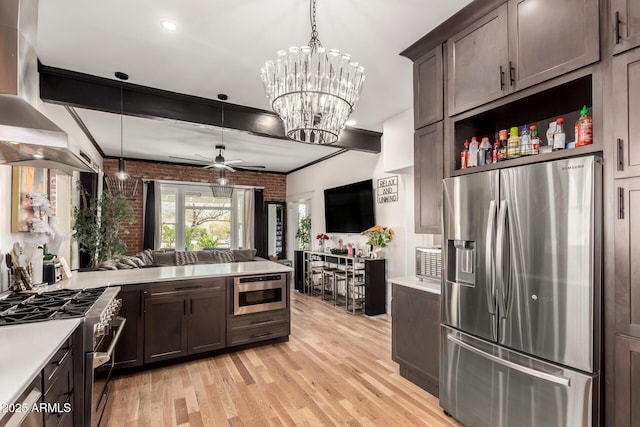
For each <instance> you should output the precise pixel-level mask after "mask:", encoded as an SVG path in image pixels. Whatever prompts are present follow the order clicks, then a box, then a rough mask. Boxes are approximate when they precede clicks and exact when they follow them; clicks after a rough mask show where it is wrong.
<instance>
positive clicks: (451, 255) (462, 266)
mask: <svg viewBox="0 0 640 427" xmlns="http://www.w3.org/2000/svg"><path fill="white" fill-rule="evenodd" d="M476 270H477V269H476V242H475V241H473V240H448V241H447V277H448V278H449V281H452V282H456V283H459V284H461V285H467V286H475V284H476Z"/></svg>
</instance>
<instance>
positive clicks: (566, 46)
mask: <svg viewBox="0 0 640 427" xmlns="http://www.w3.org/2000/svg"><path fill="white" fill-rule="evenodd" d="M598 12H599V2H598V0H564V1H561V2H558V1H557V0H509V2H508V3H507V4H504V5H502V6H500V7H498V8H497V9H495V10H494V11H493V12H491V13H490V14H488V15H486V16H484V17H483V18H481V19H480V20H478V21H476V22H475V23H474V24H473V25H471V26H470V27H468V28H466V29H465V30H463V31H461V32H460V33H458V34H456V35H455V36H453V37H451V38H449V40H448V41H447V49H448V50H447V61H448V62H447V63H448V76H447V79H448V80H447V81H448V88H447V91H448V98H447V99H448V101H449V115H450V116H453V115H455V114H458V113H461V112H463V111H466V110H469V109H472V108H474V107H478V106H480V105H482V104H485V103H487V102H490V101H493V100H496V99H498V98H501V97H502V96H504V95H507V94H509V93H513V92H515V91H519V90H521V89H524V88H527V87H530V86H533V85H535V84H538V83H541V82H543V81H545V80H549V79H551V78H553V77H557V76H560V75H562V74H565V73H568V72H570V71H573V70H576V69H578V68H581V67H583V66H586V65H589V64H591V63H594V62H596V61H598V60H599V58H600V45H599V42H600V36H599V33H598V27H599V18H598V16H599V15H598Z"/></svg>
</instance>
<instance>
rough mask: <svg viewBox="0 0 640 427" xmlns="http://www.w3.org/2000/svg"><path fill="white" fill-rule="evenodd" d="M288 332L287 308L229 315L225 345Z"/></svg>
mask: <svg viewBox="0 0 640 427" xmlns="http://www.w3.org/2000/svg"><path fill="white" fill-rule="evenodd" d="M290 332H291V322H290V312H289V310H272V311H266V312H263V313H251V314H243V315H239V316H230V317H229V320H228V323H227V346H229V347H234V346H237V345H244V344H249V343H253V342H258V341H264V340H270V339H274V338H280V337H286V336H287V335H289V334H290Z"/></svg>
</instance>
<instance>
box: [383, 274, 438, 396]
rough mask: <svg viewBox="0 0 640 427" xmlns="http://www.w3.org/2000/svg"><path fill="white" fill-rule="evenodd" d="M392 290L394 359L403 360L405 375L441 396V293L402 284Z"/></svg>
mask: <svg viewBox="0 0 640 427" xmlns="http://www.w3.org/2000/svg"><path fill="white" fill-rule="evenodd" d="M392 292H393V300H392V304H391V317H392V323H391V331H392V332H391V334H392V340H391V343H392V356H393V360H395V361H396V362H398V363H399V364H400V373H401V375H402V373H403V371H404V372H407V374H408V375H406V376H407V377H408V379H410V380H411V381H413V382H415V383H416V384H418V385H419V386H421V387H422V388H424V389H425V390H427V391H428V392H430V393H432V394H434V395H435V396H437V395H438V377H439V375H440V374H439V372H440V362H439V361H440V358H439V352H440V296H439V295H438V294H434V293H431V292H425V291H420V290H417V289H411V288H407V287H405V286H400V285H393V290H392ZM406 368H409V369H406ZM403 376H405V375H403Z"/></svg>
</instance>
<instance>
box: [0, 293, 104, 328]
mask: <svg viewBox="0 0 640 427" xmlns="http://www.w3.org/2000/svg"><path fill="white" fill-rule="evenodd" d="M105 289H106V288H105V287H102V288H94V289H85V290H82V291H77V290H71V289H60V290H57V291H51V292H43V293H39V294H34V293H30V292H11V293H9V294H8V295H7V296H6V297H5V298H2V299H0V326H4V325H18V324H21V323H29V322H40V321H44V320H53V319H67V318H72V317H83V316H84V315H85V313H86V312H87V311H88V310H89V309H90V308H91V306H93V304H94V303H95V302H96V301H97V300H98V298H100V296H101V295H102V294H103V293H104V291H105Z"/></svg>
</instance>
